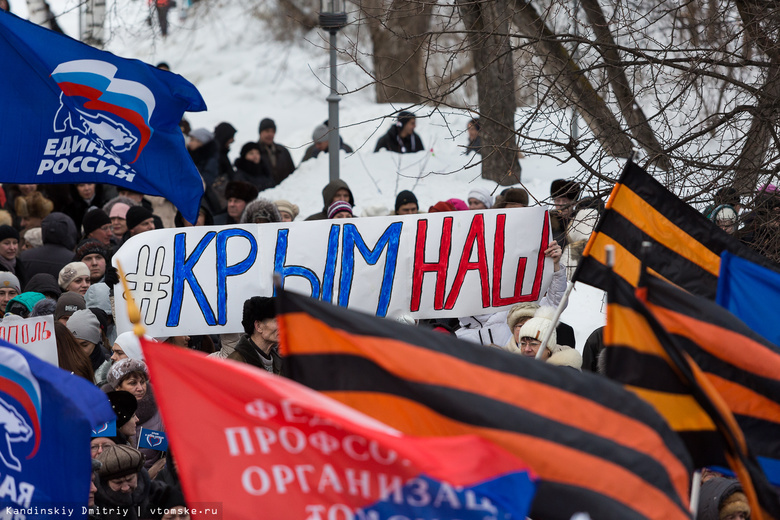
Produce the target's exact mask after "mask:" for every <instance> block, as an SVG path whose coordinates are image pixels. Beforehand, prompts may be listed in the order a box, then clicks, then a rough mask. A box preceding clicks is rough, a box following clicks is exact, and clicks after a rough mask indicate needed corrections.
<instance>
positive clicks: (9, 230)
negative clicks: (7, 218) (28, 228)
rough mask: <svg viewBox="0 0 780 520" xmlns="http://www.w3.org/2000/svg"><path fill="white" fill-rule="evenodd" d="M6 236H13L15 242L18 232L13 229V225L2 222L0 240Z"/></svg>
mask: <svg viewBox="0 0 780 520" xmlns="http://www.w3.org/2000/svg"><path fill="white" fill-rule="evenodd" d="M6 238H15V239H16V240H17V242H18V241H19V232H18V231H17V230H15V229H14V228H13V227H11V226H9V225H7V224H3V225H2V226H0V242H2V241H3V240H5V239H6Z"/></svg>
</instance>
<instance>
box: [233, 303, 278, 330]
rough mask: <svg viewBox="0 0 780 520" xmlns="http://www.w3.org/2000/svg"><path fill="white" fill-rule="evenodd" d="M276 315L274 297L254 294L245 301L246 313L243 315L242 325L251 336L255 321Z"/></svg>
mask: <svg viewBox="0 0 780 520" xmlns="http://www.w3.org/2000/svg"><path fill="white" fill-rule="evenodd" d="M275 316H276V307H275V306H274V299H273V298H268V297H265V296H252V297H251V298H249V299H248V300H246V301H245V302H244V313H243V316H242V317H241V325H242V326H243V327H244V332H246V333H247V335H249V336H251V335H252V333H253V332H254V331H255V322H256V321H263V320H267V319H269V318H273V317H275Z"/></svg>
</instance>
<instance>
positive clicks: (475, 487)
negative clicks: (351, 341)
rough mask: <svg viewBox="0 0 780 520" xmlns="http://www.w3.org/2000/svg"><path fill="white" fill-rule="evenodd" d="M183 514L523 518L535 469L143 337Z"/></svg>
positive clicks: (479, 442)
mask: <svg viewBox="0 0 780 520" xmlns="http://www.w3.org/2000/svg"><path fill="white" fill-rule="evenodd" d="M141 343H142V345H143V350H144V356H145V358H146V362H147V364H148V367H149V372H150V375H151V379H152V381H153V382H154V385H155V389H156V398H157V402H158V405H159V407H160V411H161V413H162V416H163V420H164V421H165V427H166V431H167V432H168V438H169V443H170V446H171V450H172V452H173V453H174V454H175V457H176V463H177V467H178V471H179V475H180V478H181V483H182V488H183V491H184V494H185V498H186V500H187V503H188V505H189V506H190V507H191V508H193V513H194V514H193V515H192V517H193V518H194V519H195V520H197V519H198V518H203V519H205V518H210V519H213V518H214V516H213V515H211V516H210V515H209V513H210V512H209V513H206V514H203V513H199V511H202V509H203V508H204V507H205V506H204V507H201V506H199V504H201V505H203V504H209V505H210V507H215V506H214V505H213V504H218V505H216V507H219V509H220V512H221V515H222V518H229V519H231V520H241V519H250V518H251V519H255V518H258V515H261V516H262V518H263V519H266V520H269V519H275V518H278V519H285V520H287V519H301V520H303V519H307V518H310V519H317V518H322V519H323V520H324V519H327V518H378V519H384V518H389V517H391V516H393V515H405V516H409V517H411V518H417V517H420V516H421V515H422V516H431V517H433V516H435V517H436V518H439V519H442V520H444V519H448V518H458V519H475V520H476V519H482V518H484V517H485V516H491V517H498V518H510V517H511V518H524V517H525V516H526V514H527V512H528V508H529V506H530V502H531V499H532V498H533V491H534V483H533V482H532V479H533V477H532V476H530V475H529V473H528V470H527V469H526V467H525V465H524V464H523V463H522V462H520V461H519V459H517V458H516V457H515V456H513V455H511V454H510V453H508V452H507V451H505V450H503V449H502V448H499V447H498V446H496V445H494V444H492V443H490V442H489V441H487V440H484V439H482V438H479V437H476V436H460V437H446V438H435V437H426V438H418V437H412V436H409V435H404V434H402V433H400V432H398V431H396V430H394V429H392V428H390V427H389V426H387V425H385V424H382V423H381V422H379V421H377V420H375V419H372V418H370V417H368V416H366V415H363V414H362V413H360V412H358V411H356V410H354V409H352V408H349V407H347V406H345V405H343V404H341V403H339V402H337V401H334V400H333V399H331V398H329V397H327V396H325V395H323V394H320V393H318V392H315V391H313V390H310V389H308V388H306V387H304V386H302V385H299V384H298V383H295V382H293V381H290V380H287V379H284V378H281V377H278V376H274V375H273V374H270V373H268V372H265V371H262V370H258V369H256V368H253V367H251V366H249V365H246V364H241V363H234V362H232V361H226V360H219V359H211V358H207V357H205V356H204V355H202V354H200V353H197V352H194V351H190V350H185V349H182V348H179V347H173V346H170V345H165V344H160V343H148V342H146V341H144V340H143V339H142V340H141Z"/></svg>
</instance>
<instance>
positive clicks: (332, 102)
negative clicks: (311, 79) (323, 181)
mask: <svg viewBox="0 0 780 520" xmlns="http://www.w3.org/2000/svg"><path fill="white" fill-rule="evenodd" d="M345 25H347V11H346V0H320V27H322V28H323V29H326V30H327V31H328V32H329V33H330V95H329V96H328V97H327V100H328V157H330V180H331V182H332V181H335V180H336V179H338V178H339V149H340V148H341V142H340V139H339V101H341V96H339V94H338V91H337V86H338V85H337V78H338V76H337V74H338V71H337V70H336V33H338V32H339V29H341V28H342V27H344V26H345Z"/></svg>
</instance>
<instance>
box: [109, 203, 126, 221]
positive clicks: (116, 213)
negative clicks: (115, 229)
mask: <svg viewBox="0 0 780 520" xmlns="http://www.w3.org/2000/svg"><path fill="white" fill-rule="evenodd" d="M130 208H131V206H130V205H128V204H125V203H124V202H117V203H115V204H114V205H113V206H111V213H109V214H108V217H109V222H110V221H111V219H112V218H116V217H119V218H126V217H127V212H128V211H130Z"/></svg>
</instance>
